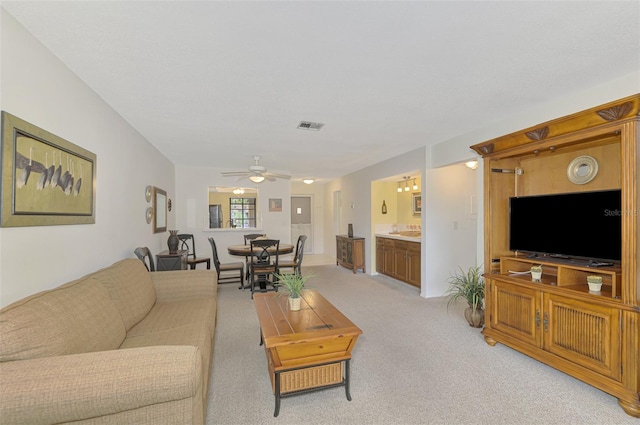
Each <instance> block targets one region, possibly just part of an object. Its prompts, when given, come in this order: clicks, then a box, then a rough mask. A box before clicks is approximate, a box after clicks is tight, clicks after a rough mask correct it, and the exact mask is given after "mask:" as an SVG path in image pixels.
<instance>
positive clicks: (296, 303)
mask: <svg viewBox="0 0 640 425" xmlns="http://www.w3.org/2000/svg"><path fill="white" fill-rule="evenodd" d="M301 299H302V298H300V297H298V298H291V297H289V310H291V311H298V310H300V300H301Z"/></svg>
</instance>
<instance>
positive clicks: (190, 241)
mask: <svg viewBox="0 0 640 425" xmlns="http://www.w3.org/2000/svg"><path fill="white" fill-rule="evenodd" d="M178 239H180V249H181V250H184V251H187V264H188V265H189V268H190V269H191V270H195V268H196V266H197V265H198V264H200V263H207V270H209V269H211V259H210V258H209V257H198V256H197V255H196V241H195V239H194V238H193V234H191V233H182V234H179V235H178Z"/></svg>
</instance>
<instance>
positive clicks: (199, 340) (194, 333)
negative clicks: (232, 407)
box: [120, 323, 213, 399]
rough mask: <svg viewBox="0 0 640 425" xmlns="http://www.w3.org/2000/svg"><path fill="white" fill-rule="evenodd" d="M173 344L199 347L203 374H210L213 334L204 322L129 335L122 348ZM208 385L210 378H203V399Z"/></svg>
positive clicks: (205, 375)
mask: <svg viewBox="0 0 640 425" xmlns="http://www.w3.org/2000/svg"><path fill="white" fill-rule="evenodd" d="M173 345H187V346H194V347H197V348H198V349H199V353H200V355H201V356H202V358H201V360H202V376H204V377H208V376H209V368H210V367H211V358H212V353H213V335H212V334H211V332H210V331H209V329H208V327H207V326H204V324H202V323H200V324H198V323H191V324H183V325H181V326H177V327H173V328H170V329H163V330H157V331H154V332H146V333H144V334H139V335H136V336H128V337H127V338H126V339H125V340H124V342H123V343H122V346H121V347H120V348H121V349H125V348H138V347H152V346H173ZM208 385H209V382H208V379H203V382H202V389H203V391H202V396H203V399H206V397H207V391H208Z"/></svg>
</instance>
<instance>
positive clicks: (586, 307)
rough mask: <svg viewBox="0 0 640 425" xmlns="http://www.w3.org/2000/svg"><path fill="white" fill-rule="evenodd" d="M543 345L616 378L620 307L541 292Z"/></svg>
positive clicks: (617, 374)
mask: <svg viewBox="0 0 640 425" xmlns="http://www.w3.org/2000/svg"><path fill="white" fill-rule="evenodd" d="M543 323H544V326H543V330H544V348H545V350H547V351H549V352H551V353H553V354H556V355H558V356H560V357H563V358H565V359H568V360H571V361H572V362H574V363H577V364H580V365H582V366H585V367H588V368H589V369H591V370H595V371H597V372H598V373H601V374H603V375H605V376H609V377H611V378H614V379H619V378H620V364H619V359H620V310H619V309H615V308H610V307H606V306H601V305H597V304H590V303H589V304H587V303H584V302H580V301H576V300H574V299H571V298H566V297H562V296H558V295H555V294H545V295H544V317H543Z"/></svg>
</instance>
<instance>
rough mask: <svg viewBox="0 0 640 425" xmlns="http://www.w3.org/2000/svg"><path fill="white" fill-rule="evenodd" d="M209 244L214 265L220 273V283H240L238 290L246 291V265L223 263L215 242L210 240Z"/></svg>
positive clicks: (240, 262)
mask: <svg viewBox="0 0 640 425" xmlns="http://www.w3.org/2000/svg"><path fill="white" fill-rule="evenodd" d="M209 243H210V244H211V253H212V254H213V265H214V267H215V268H216V272H217V273H218V283H232V282H240V287H239V288H238V289H244V263H243V262H242V261H235V262H232V263H221V262H220V258H219V257H218V248H217V247H216V242H215V240H213V238H209Z"/></svg>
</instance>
